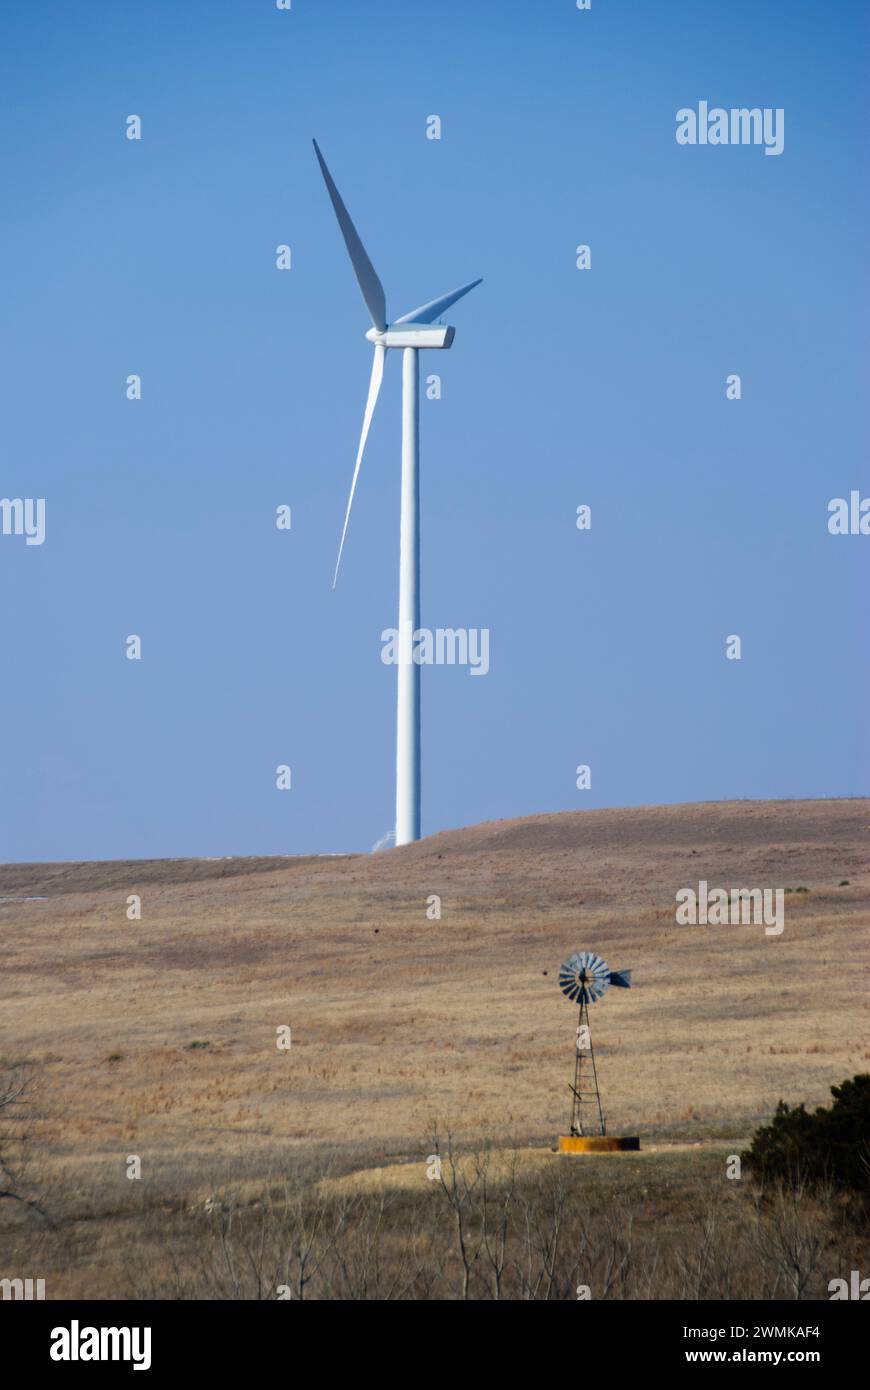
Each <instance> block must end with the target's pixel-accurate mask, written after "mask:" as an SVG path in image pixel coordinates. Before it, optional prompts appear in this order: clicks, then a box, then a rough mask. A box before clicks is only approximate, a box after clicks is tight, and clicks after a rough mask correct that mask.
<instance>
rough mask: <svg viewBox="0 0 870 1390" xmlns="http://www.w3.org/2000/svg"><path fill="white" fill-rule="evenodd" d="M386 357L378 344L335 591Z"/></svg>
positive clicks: (385, 352)
mask: <svg viewBox="0 0 870 1390" xmlns="http://www.w3.org/2000/svg"><path fill="white" fill-rule="evenodd" d="M386 355H387V349H386V348H385V347H381V345H380V344H379V343H376V344H375V355H374V359H373V361H372V374H371V376H370V378H369V394H368V399H367V400H366V408H365V414H364V415H363V422H362V431H361V433H360V437H359V448H358V449H357V452H356V466H355V467H354V470H353V481H352V482H351V485H350V496H349V497H348V499H347V511H346V512H345V514H344V526H343V527H342V530H341V542H340V543H339V547H338V559H337V560H336V562H335V574H334V576H333V580H332V587H333V589H334V588H335V585H336V582H337V580H338V567H339V565H340V564H341V552H342V551H343V549H344V538H345V536H346V535H347V523H348V522H349V521H350V509H351V507H352V506H353V495H354V493H355V492H356V480H357V478H358V477H359V469H360V464H361V463H362V456H363V451H364V449H365V447H366V440H367V439H368V437H369V426H370V425H371V423H372V416H373V415H374V413H375V404H376V402H377V399H378V393H379V391H380V389H381V382H382V381H383V379H384V358H385V357H386Z"/></svg>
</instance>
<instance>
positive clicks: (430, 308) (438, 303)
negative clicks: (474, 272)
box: [396, 279, 483, 323]
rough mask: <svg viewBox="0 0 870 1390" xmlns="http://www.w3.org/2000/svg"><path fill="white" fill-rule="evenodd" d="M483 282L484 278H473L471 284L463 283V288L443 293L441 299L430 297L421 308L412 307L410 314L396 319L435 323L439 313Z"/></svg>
mask: <svg viewBox="0 0 870 1390" xmlns="http://www.w3.org/2000/svg"><path fill="white" fill-rule="evenodd" d="M482 284H483V280H482V279H480V280H472V282H471V284H470V285H463V286H462V289H461V290H451V291H450V293H449V294H442V296H441V298H440V299H430V301H429V303H428V304H421V305H420V307H419V309H412V310H411V312H410V314H403V315H402V317H401V318H400V319H396V323H433V322H434V321H435V319H437V317H438V315H439V314H443V313H444V310H445V309H449V308H450V305H451V304H455V303H456V301H457V299H461V298H462V296H463V295H464V294H468V291H469V290H473V289H474V287H475V286H476V285H482Z"/></svg>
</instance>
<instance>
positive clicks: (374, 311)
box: [313, 140, 481, 845]
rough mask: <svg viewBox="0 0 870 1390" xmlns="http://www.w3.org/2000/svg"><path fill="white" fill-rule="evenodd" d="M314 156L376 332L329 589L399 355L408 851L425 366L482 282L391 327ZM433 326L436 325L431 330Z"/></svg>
mask: <svg viewBox="0 0 870 1390" xmlns="http://www.w3.org/2000/svg"><path fill="white" fill-rule="evenodd" d="M313 143H314V153H315V154H316V155H317V161H318V163H319V165H320V172H321V173H322V174H323V179H324V182H325V184H326V189H327V192H328V193H329V196H330V199H331V200H332V206H333V208H334V209H335V215H336V217H337V218H338V225H339V227H340V228H341V234H342V236H343V237H344V244H345V246H346V247H347V251H348V255H349V256H350V259H351V264H352V265H353V268H354V273H355V274H356V278H357V280H358V281H359V287H360V289H361V290H362V297H363V299H364V300H365V304H366V308H367V309H368V311H369V315H370V317H371V321H372V326H371V328H370V329H369V330H368V332H367V333H366V337H367V338H368V340H369V342H370V343H373V344H374V349H375V352H374V360H373V361H372V374H371V377H370V379H369V394H368V399H367V400H366V408H365V412H364V414H363V423H362V431H361V433H360V438H359V448H358V449H357V454H356V464H355V466H354V470H353V479H352V481H351V485H350V496H349V497H348V499H347V510H346V511H345V514H344V526H343V527H342V531H341V541H340V543H339V547H338V560H337V561H336V565H335V575H334V576H333V580H332V587H333V589H334V588H335V585H336V581H337V579H338V569H339V565H340V564H341V552H342V550H343V549H344V540H345V536H346V535H347V526H348V522H349V521H350V509H351V507H352V506H353V495H354V492H355V491H356V484H357V478H358V477H359V470H360V464H361V463H362V457H363V452H364V450H365V446H366V439H367V438H368V433H369V426H370V425H371V423H372V415H373V414H374V410H375V403H376V402H377V399H378V393H379V391H380V389H381V382H382V381H383V379H384V360H385V358H386V355H387V349H388V348H401V349H402V503H401V522H400V529H399V626H398V631H399V664H398V668H397V669H398V687H399V690H398V702H397V714H396V844H397V845H407V844H410V843H411V841H413V840H419V838H420V666H419V664H418V663H417V662H416V661H414V659H413V639H414V633H415V632H416V631H417V630H418V628H419V626H420V367H419V354H420V351H421V349H423V348H449V347H450V346H451V344H452V343H453V338H454V334H455V332H456V330H455V329H454V328H450V327H448V326H446V325H444V324H435V320H436V319H437V318H438V317H439V316H440V315H441V314H443V312H444V310H445V309H449V308H450V306H451V304H455V303H456V301H457V299H461V298H462V296H463V295H464V294H468V291H469V290H473V289H474V287H475V285H479V284H480V283H481V282H480V280H472V281H471V284H469V285H463V286H462V288H461V289H458V290H451V292H450V293H449V294H442V295H441V296H440V298H438V299H432V300H430V301H429V303H428V304H421V305H420V307H419V308H418V309H412V310H411V312H410V313H409V314H403V315H402V317H401V318H398V319H395V320H394V321H393V322H392V323H387V305H386V297H385V295H384V287H383V285H382V284H381V282H380V280H379V279H378V276H377V273H376V271H375V268H374V266H373V265H372V263H371V261H370V260H369V258H368V255H367V254H366V249H365V247H364V246H363V244H362V242H361V241H360V239H359V234H358V233H357V230H356V227H355V226H354V225H353V222H352V221H351V219H350V214H349V213H348V210H347V208H346V207H345V205H344V203H343V202H342V199H341V194H340V193H339V191H338V189H337V188H336V186H335V183H334V181H333V178H332V175H331V174H330V172H329V170H328V168H327V167H326V161H325V160H324V158H323V155H322V154H321V153H320V148H319V146H318V144H317V141H316V140H315V141H314V142H313ZM433 325H434V326H433Z"/></svg>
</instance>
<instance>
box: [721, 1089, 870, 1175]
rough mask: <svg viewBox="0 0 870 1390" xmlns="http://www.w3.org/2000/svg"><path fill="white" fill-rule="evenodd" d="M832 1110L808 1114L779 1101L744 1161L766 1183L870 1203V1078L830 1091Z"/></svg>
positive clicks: (757, 1131)
mask: <svg viewBox="0 0 870 1390" xmlns="http://www.w3.org/2000/svg"><path fill="white" fill-rule="evenodd" d="M831 1095H832V1096H833V1097H834V1103H833V1105H831V1106H829V1107H827V1108H825V1107H820V1108H819V1109H818V1110H815V1111H813V1112H812V1113H808V1112H807V1110H806V1109H805V1108H804V1106H803V1105H797V1106H789V1105H786V1103H785V1101H782V1100H781V1101H780V1102H779V1105H778V1106H777V1107H776V1114H775V1115H774V1117H773V1120H772V1121H771V1123H770V1124H769V1125H763V1126H762V1128H761V1129H757V1130H756V1131H755V1134H754V1135H753V1136H752V1144H751V1146H750V1148H749V1149H748V1150H747V1151H746V1152H745V1153H743V1154H741V1161H742V1163H743V1166H744V1168H746V1169H747V1170H748V1171H749V1172H750V1173H752V1175H753V1176H754V1177H755V1178H757V1179H758V1180H759V1181H760V1182H762V1183H771V1182H772V1183H779V1184H786V1185H788V1186H790V1187H798V1186H803V1187H806V1188H808V1189H809V1190H811V1191H813V1190H817V1189H818V1188H820V1187H823V1186H826V1187H832V1188H834V1189H835V1190H836V1191H839V1192H849V1193H854V1194H856V1195H858V1196H859V1197H861V1198H862V1199H863V1200H865V1201H866V1200H867V1199H868V1198H870V1075H861V1076H853V1077H852V1080H851V1081H844V1082H843V1083H842V1084H841V1085H840V1086H832V1087H831Z"/></svg>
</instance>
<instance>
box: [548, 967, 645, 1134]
mask: <svg viewBox="0 0 870 1390" xmlns="http://www.w3.org/2000/svg"><path fill="white" fill-rule="evenodd" d="M610 985H617V986H618V987H619V988H620V989H630V988H631V971H630V970H611V969H609V967H608V965H607V962H606V961H604V960H602V958H601V956H599V955H596V953H595V952H594V951H575V952H574V954H573V955H572V956H569V957H568V959H567V960H566V961H565V963H564V965H563V966H562V967H561V969H560V971H559V987H560V989H561V990H562V992H563V994H566V995H567V996H568V998H569V999H570V1000H572V1002H573V1003H575V1004H578V1005H579V1007H580V1014H579V1018H578V1020H577V1034H576V1039H575V1047H574V1084H573V1085H572V1086H571V1087H570V1090H571V1094H572V1104H571V1128H570V1131H569V1133H568V1134H567V1135H562V1136H560V1138H559V1150H560V1152H562V1153H588V1152H595V1151H596V1150H599V1151H600V1150H610V1149H613V1150H619V1149H639V1148H640V1142H639V1140H638V1139H637V1138H636V1136H626V1137H620V1138H614V1137H608V1136H607V1124H606V1121H605V1118H604V1111H603V1110H602V1108H601V1090H600V1088H599V1085H598V1069H597V1067H596V1065H595V1050H594V1048H593V1046H592V1028H591V1025H590V1023H589V1005H590V1004H595V1003H596V1002H597V1001H598V1000H599V999H600V998H601V997H602V995H603V994H604V993H605V991H606V990H607V989H608V987H609V986H610ZM590 1109H591V1114H589V1113H587V1112H588V1111H589V1110H590ZM596 1117H597V1118H596Z"/></svg>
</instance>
